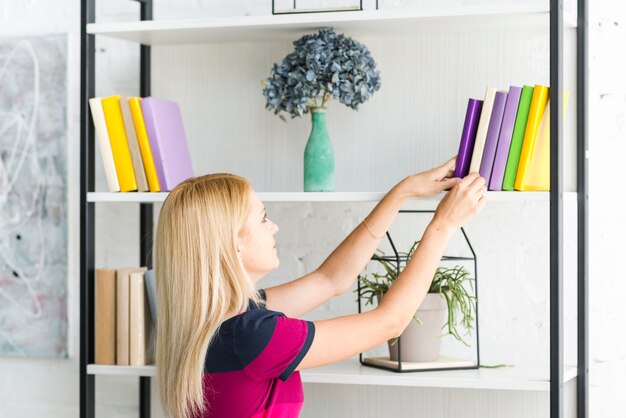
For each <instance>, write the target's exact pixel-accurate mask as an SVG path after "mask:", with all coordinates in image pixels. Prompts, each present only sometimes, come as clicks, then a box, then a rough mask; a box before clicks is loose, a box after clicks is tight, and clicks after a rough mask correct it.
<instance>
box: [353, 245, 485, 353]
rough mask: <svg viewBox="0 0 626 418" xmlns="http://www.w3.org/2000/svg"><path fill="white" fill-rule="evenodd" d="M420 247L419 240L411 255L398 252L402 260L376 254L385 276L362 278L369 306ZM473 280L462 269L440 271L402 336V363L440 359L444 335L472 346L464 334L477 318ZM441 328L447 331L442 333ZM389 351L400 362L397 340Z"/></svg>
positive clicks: (363, 276)
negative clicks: (403, 262) (404, 262)
mask: <svg viewBox="0 0 626 418" xmlns="http://www.w3.org/2000/svg"><path fill="white" fill-rule="evenodd" d="M418 244H419V241H416V242H415V243H414V244H413V246H412V247H411V249H410V250H409V252H408V253H398V255H399V260H396V259H395V257H387V256H385V255H384V254H383V253H382V252H381V251H377V254H376V255H375V256H374V257H372V260H373V261H376V262H378V263H380V265H381V266H382V267H383V270H382V273H377V272H372V273H369V274H366V275H360V276H359V283H360V286H361V292H360V297H361V298H363V299H364V300H365V304H366V305H367V304H373V303H374V298H376V299H377V301H378V302H380V300H381V299H382V298H383V297H384V295H385V293H387V291H388V290H389V288H390V287H391V286H392V284H393V282H394V281H395V280H396V278H397V277H398V275H399V274H400V270H401V268H400V267H399V266H398V263H400V264H401V263H402V261H401V260H406V261H408V260H409V259H410V258H411V257H412V256H413V254H414V252H415V250H416V249H417V246H418ZM474 280H475V279H474V278H473V277H471V275H470V273H469V272H468V271H467V270H466V269H465V267H463V266H454V267H451V268H445V267H439V268H438V269H437V271H436V272H435V275H434V277H433V281H432V283H431V285H430V288H429V289H428V293H427V294H426V297H425V298H424V301H423V302H422V304H421V305H420V308H419V309H418V311H417V312H416V314H415V316H414V317H413V318H414V321H411V323H410V324H409V325H408V326H407V328H406V329H405V330H404V331H403V333H402V335H401V339H402V359H401V360H402V361H408V362H425V361H436V360H438V358H439V351H440V348H441V337H442V336H445V335H452V336H453V337H454V338H455V339H456V340H458V341H460V342H462V343H463V344H465V345H466V346H469V344H468V343H467V342H466V341H465V339H464V338H463V335H462V334H463V333H464V334H465V335H469V334H470V333H471V330H472V329H473V328H474V318H475V315H476V297H475V296H474V294H475V292H474ZM468 287H469V290H468ZM459 328H460V329H459ZM442 329H445V331H444V332H443V334H442V332H441V330H442ZM389 351H390V359H391V360H393V361H397V360H398V357H397V352H398V349H397V344H396V341H395V340H392V341H389Z"/></svg>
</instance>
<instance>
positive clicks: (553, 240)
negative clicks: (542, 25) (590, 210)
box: [550, 0, 563, 418]
mask: <svg viewBox="0 0 626 418" xmlns="http://www.w3.org/2000/svg"><path fill="white" fill-rule="evenodd" d="M562 86H563V0H550V138H551V140H550V417H551V418H562V417H563V178H562V175H561V171H562V167H563V93H562V92H563V88H562Z"/></svg>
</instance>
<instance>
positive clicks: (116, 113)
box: [102, 96, 137, 192]
mask: <svg viewBox="0 0 626 418" xmlns="http://www.w3.org/2000/svg"><path fill="white" fill-rule="evenodd" d="M102 109H103V111H104V119H105V120H106V126H107V132H108V133H109V141H110V142H111V149H112V151H113V161H114V163H115V171H116V173H117V178H118V180H119V183H120V191H122V192H131V191H135V190H137V181H136V179H135V172H134V169H133V162H132V159H131V156H130V149H129V148H128V139H127V138H126V129H125V128H124V120H123V118H122V108H121V107H120V96H111V97H105V98H103V99H102Z"/></svg>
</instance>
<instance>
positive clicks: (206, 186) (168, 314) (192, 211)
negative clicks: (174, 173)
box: [154, 174, 259, 418]
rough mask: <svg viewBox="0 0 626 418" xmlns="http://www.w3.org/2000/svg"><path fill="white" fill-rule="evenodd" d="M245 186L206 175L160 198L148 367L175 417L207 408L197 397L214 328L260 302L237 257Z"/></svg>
mask: <svg viewBox="0 0 626 418" xmlns="http://www.w3.org/2000/svg"><path fill="white" fill-rule="evenodd" d="M250 190H251V187H250V183H249V182H248V181H247V180H246V179H244V178H242V177H239V176H235V175H232V174H210V175H205V176H201V177H195V178H191V179H189V180H186V181H185V182H183V183H181V184H179V185H178V186H176V187H175V188H174V190H172V191H171V192H170V194H169V196H168V197H167V199H165V202H164V204H163V207H162V208H161V213H160V215H159V222H158V225H157V232H156V239H155V251H154V253H155V258H156V263H155V275H156V285H157V297H158V307H159V309H158V318H157V335H156V353H155V361H156V367H157V381H158V384H159V392H160V395H161V401H162V403H163V406H164V408H165V410H166V411H167V412H168V413H169V414H170V415H171V416H173V417H175V418H190V417H192V416H196V415H198V414H201V413H203V412H204V411H206V410H207V409H208V407H209V405H208V402H207V400H206V399H205V397H204V392H203V371H204V361H205V355H206V352H207V349H208V347H209V344H210V343H211V340H212V338H213V337H214V335H215V333H216V332H217V330H218V328H219V326H220V324H221V323H222V322H223V321H225V320H226V319H228V318H230V317H232V316H234V315H236V314H238V313H240V312H242V311H244V310H246V308H247V306H248V304H249V302H250V300H253V301H255V302H257V303H258V302H259V295H258V293H257V291H256V290H255V288H254V283H253V282H252V280H251V279H250V277H249V276H248V274H247V273H246V271H245V269H244V267H243V264H242V263H241V261H240V260H239V258H238V257H237V248H236V237H237V235H238V234H239V233H240V232H241V231H242V229H243V228H244V225H245V222H246V218H247V215H248V204H249V195H250Z"/></svg>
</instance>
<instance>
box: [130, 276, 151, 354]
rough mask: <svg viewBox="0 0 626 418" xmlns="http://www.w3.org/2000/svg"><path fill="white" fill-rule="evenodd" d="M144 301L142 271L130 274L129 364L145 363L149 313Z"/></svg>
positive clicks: (144, 291) (144, 292) (144, 290)
mask: <svg viewBox="0 0 626 418" xmlns="http://www.w3.org/2000/svg"><path fill="white" fill-rule="evenodd" d="M148 309H149V307H148V304H147V303H146V289H145V284H144V273H143V272H138V273H131V274H130V365H131V366H144V365H145V364H146V360H147V357H146V348H147V345H148V344H147V343H148V336H149V335H150V313H149V312H148Z"/></svg>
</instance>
